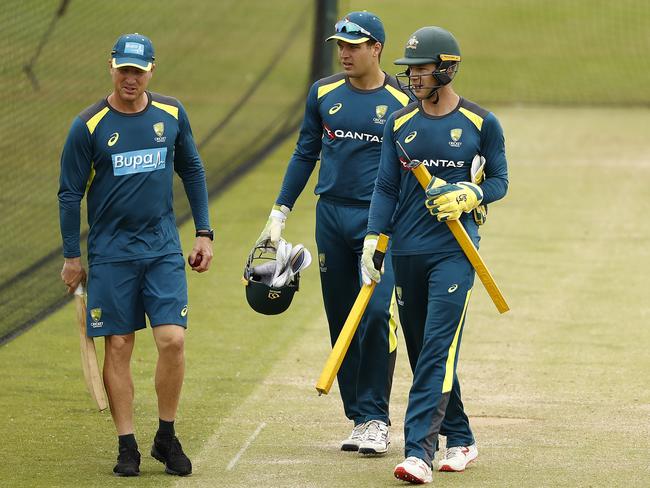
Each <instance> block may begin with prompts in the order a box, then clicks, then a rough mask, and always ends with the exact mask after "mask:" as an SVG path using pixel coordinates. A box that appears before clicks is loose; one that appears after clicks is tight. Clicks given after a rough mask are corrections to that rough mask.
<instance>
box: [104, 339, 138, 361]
mask: <svg viewBox="0 0 650 488" xmlns="http://www.w3.org/2000/svg"><path fill="white" fill-rule="evenodd" d="M134 340H135V334H128V335H112V336H106V355H107V356H110V357H112V358H116V359H117V358H122V357H127V358H129V357H131V351H132V350H133V343H134Z"/></svg>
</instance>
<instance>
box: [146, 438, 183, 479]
mask: <svg viewBox="0 0 650 488" xmlns="http://www.w3.org/2000/svg"><path fill="white" fill-rule="evenodd" d="M151 456H153V457H154V458H155V459H157V460H158V461H160V462H161V463H163V464H164V465H165V472H166V473H168V474H175V475H178V476H187V475H189V474H192V462H191V461H190V459H189V458H188V457H187V456H186V455H185V453H184V452H183V447H182V446H181V443H180V442H179V440H178V438H177V437H176V436H174V437H171V438H168V439H165V438H163V437H159V436H156V437H155V438H154V440H153V446H151Z"/></svg>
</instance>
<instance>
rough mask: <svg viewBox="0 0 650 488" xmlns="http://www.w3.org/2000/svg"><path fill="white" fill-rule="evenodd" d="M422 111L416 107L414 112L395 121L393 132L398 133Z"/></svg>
mask: <svg viewBox="0 0 650 488" xmlns="http://www.w3.org/2000/svg"><path fill="white" fill-rule="evenodd" d="M418 110H420V109H419V108H418V107H415V108H414V109H413V111H412V112H409V113H407V114H406V115H402V116H401V117H399V118H397V119H395V124H394V125H393V132H396V131H397V129H399V128H400V127H402V126H403V125H404V124H405V123H406V122H408V120H409V119H410V118H411V117H413V116H414V115H415V114H416V113H418Z"/></svg>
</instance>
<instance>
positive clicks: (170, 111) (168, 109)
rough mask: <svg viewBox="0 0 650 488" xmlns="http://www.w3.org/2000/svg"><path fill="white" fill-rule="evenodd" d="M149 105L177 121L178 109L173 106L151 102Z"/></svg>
mask: <svg viewBox="0 0 650 488" xmlns="http://www.w3.org/2000/svg"><path fill="white" fill-rule="evenodd" d="M151 105H153V106H154V107H156V108H159V109H160V110H164V111H165V112H167V113H168V114H169V115H171V116H172V117H174V118H175V119H176V120H178V107H174V106H173V105H167V104H166V103H160V102H151Z"/></svg>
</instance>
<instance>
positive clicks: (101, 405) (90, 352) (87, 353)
mask: <svg viewBox="0 0 650 488" xmlns="http://www.w3.org/2000/svg"><path fill="white" fill-rule="evenodd" d="M74 300H75V305H76V307H77V322H78V323H79V341H80V344H79V345H80V349H81V367H82V368H83V372H84V379H85V380H86V388H88V393H90V396H91V397H92V399H93V401H94V402H95V404H96V405H97V408H98V409H99V411H100V412H101V411H102V410H106V409H107V408H108V402H107V401H106V392H105V391H104V382H103V380H102V376H101V374H100V372H99V365H98V364H97V351H95V342H94V341H93V339H92V337H88V336H87V335H86V300H85V298H84V287H83V285H82V284H81V283H80V284H79V286H78V287H77V289H76V290H75V292H74Z"/></svg>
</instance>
